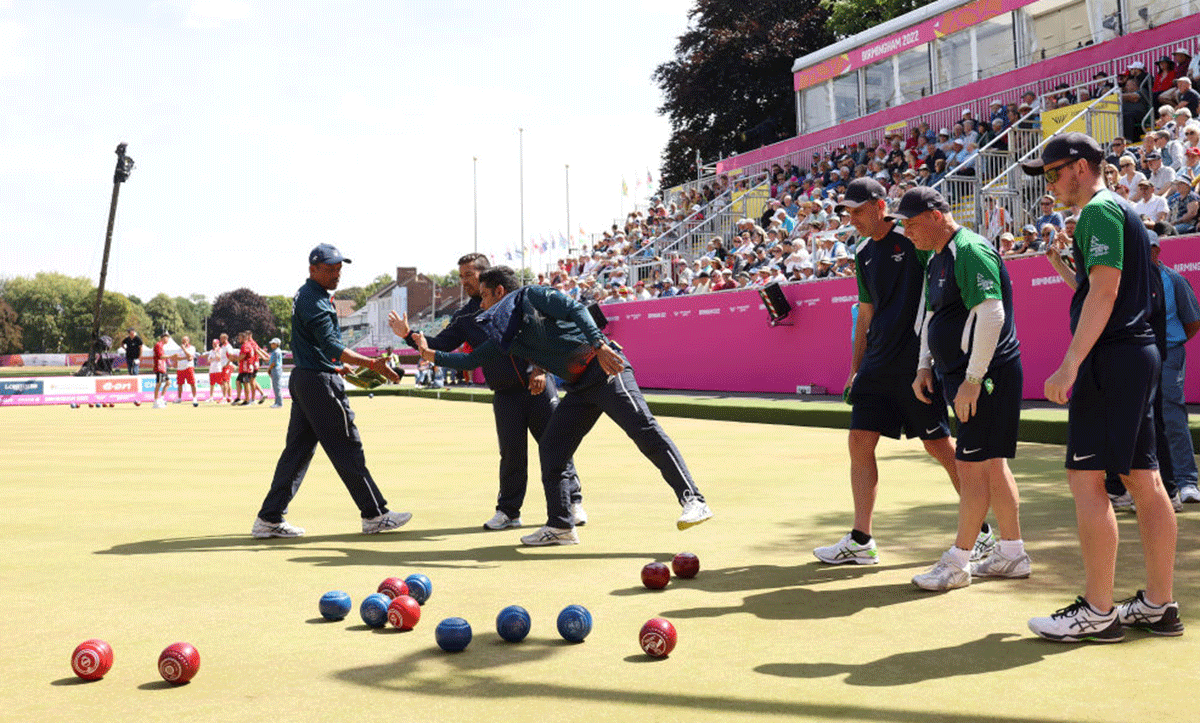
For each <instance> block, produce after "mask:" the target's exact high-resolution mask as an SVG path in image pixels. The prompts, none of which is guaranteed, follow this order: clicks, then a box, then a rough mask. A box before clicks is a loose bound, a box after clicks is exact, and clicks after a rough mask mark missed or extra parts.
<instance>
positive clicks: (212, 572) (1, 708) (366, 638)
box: [0, 395, 1200, 723]
mask: <svg viewBox="0 0 1200 723" xmlns="http://www.w3.org/2000/svg"><path fill="white" fill-rule="evenodd" d="M353 405H354V407H355V410H356V412H357V413H358V423H359V425H360V429H361V431H362V435H363V437H364V440H365V444H366V449H367V460H368V463H369V465H370V467H371V469H372V471H373V473H374V475H375V476H376V478H377V479H378V480H379V483H380V486H381V488H382V489H383V491H384V493H385V494H386V495H387V497H388V499H389V502H390V505H391V507H392V508H393V509H400V510H411V511H412V512H413V513H414V515H415V516H414V519H413V521H412V522H411V523H410V524H409V526H408V527H406V528H404V529H403V530H401V531H399V532H397V533H392V534H386V535H379V536H373V537H372V536H363V535H361V534H358V525H359V521H358V516H357V510H356V509H355V508H354V506H353V504H352V503H351V501H350V499H349V496H348V494H347V493H346V491H345V489H344V487H343V486H342V484H341V483H340V481H339V480H338V479H337V477H336V475H335V474H334V473H333V471H332V468H331V467H330V465H329V463H328V461H327V459H326V458H325V457H324V455H323V453H322V452H321V451H318V452H317V457H316V458H315V459H314V462H313V465H312V468H311V470H310V472H309V475H308V479H307V480H306V481H305V484H304V486H303V487H302V489H301V490H300V493H299V495H298V497H297V498H296V500H295V502H294V503H293V505H292V509H291V512H290V515H289V520H291V521H293V522H295V523H296V524H299V525H301V526H303V527H306V528H307V530H308V535H307V536H306V537H304V538H300V539H297V540H265V541H260V540H253V539H251V538H250V537H249V534H248V533H249V529H250V525H251V523H252V521H253V518H254V513H255V511H256V510H257V508H258V505H259V503H260V502H261V499H262V497H263V495H264V494H265V492H266V489H267V485H268V483H269V480H270V476H271V473H272V470H273V468H274V463H275V460H276V458H277V455H278V453H279V450H280V448H281V446H282V443H283V435H284V429H285V427H286V413H287V412H286V410H284V411H282V412H281V411H280V410H274V411H273V410H270V409H267V408H266V407H265V406H264V407H250V408H245V409H229V408H223V407H217V408H213V407H207V406H202V407H201V408H199V409H193V408H191V407H190V406H186V405H184V406H182V407H171V408H168V409H166V410H153V409H150V408H149V406H148V405H147V406H143V407H141V408H138V409H135V408H133V407H132V406H129V405H123V406H121V407H118V408H116V409H87V408H84V409H79V410H71V409H69V408H66V407H42V408H14V409H4V410H2V412H0V413H2V414H3V419H4V434H3V435H0V452H2V453H3V456H4V459H5V460H6V461H7V464H6V469H5V474H4V475H3V476H0V509H4V510H5V516H6V519H7V523H6V524H5V525H4V526H2V527H0V549H2V550H3V553H2V557H0V574H2V576H3V577H2V579H3V580H4V581H5V583H6V589H7V594H6V595H5V596H4V597H3V598H2V602H0V615H2V617H3V620H4V621H5V622H4V625H3V629H2V630H3V632H0V669H2V670H3V676H0V720H5V721H8V720H13V721H30V720H71V719H81V718H87V719H88V720H138V721H173V722H180V721H243V720H245V721H259V720H264V719H283V720H295V721H328V720H357V719H374V718H379V719H386V718H392V717H401V718H404V719H413V720H427V721H452V720H490V719H495V718H505V719H507V718H516V717H519V718H521V719H528V720H566V721H591V720H601V719H607V720H610V721H611V720H637V721H658V720H661V721H679V720H684V719H686V720H689V721H692V720H697V721H731V720H736V721H742V720H764V721H765V720H776V719H795V720H813V721H900V722H906V723H907V722H913V723H916V722H920V721H956V722H958V721H961V722H962V723H966V722H967V721H972V722H974V721H1129V720H1152V719H1155V718H1159V717H1161V718H1164V719H1167V720H1175V719H1179V718H1180V717H1181V716H1183V717H1186V715H1185V714H1184V713H1183V711H1184V710H1185V709H1186V708H1187V705H1186V703H1181V698H1180V695H1181V694H1180V693H1179V692H1178V691H1179V687H1178V685H1181V684H1184V682H1185V680H1187V679H1189V678H1190V677H1194V674H1193V673H1192V671H1194V670H1195V666H1196V664H1197V663H1198V662H1200V645H1198V644H1197V642H1196V637H1195V636H1194V634H1193V633H1192V632H1189V633H1188V634H1187V635H1185V636H1184V637H1183V638H1178V639H1157V638H1154V639H1151V638H1149V637H1147V636H1145V635H1142V634H1139V633H1130V634H1129V636H1128V637H1127V639H1126V642H1124V643H1122V644H1120V645H1109V646H1066V645H1058V644H1054V643H1048V642H1044V641H1040V640H1037V639H1034V638H1032V637H1031V636H1030V634H1029V633H1028V631H1027V630H1026V627H1025V621H1026V619H1027V618H1029V617H1031V616H1034V615H1045V614H1048V613H1049V612H1051V611H1053V610H1054V609H1056V608H1059V607H1062V606H1064V605H1066V604H1067V603H1069V602H1070V601H1071V599H1072V598H1073V597H1074V596H1075V595H1076V594H1077V593H1078V592H1079V591H1080V590H1081V589H1082V571H1081V563H1080V560H1079V555H1078V543H1077V541H1076V538H1075V530H1074V508H1073V505H1072V502H1071V499H1070V495H1069V493H1068V491H1067V488H1066V483H1065V476H1064V473H1063V471H1062V469H1061V467H1062V459H1061V457H1062V449H1061V448H1060V447H1053V446H1043V445H1033V444H1023V445H1021V447H1020V450H1019V452H1018V454H1019V457H1018V458H1017V460H1016V461H1015V463H1014V464H1013V468H1014V472H1015V473H1016V476H1017V480H1018V483H1019V485H1020V486H1021V490H1022V495H1023V512H1022V519H1023V524H1024V529H1025V538H1026V541H1027V545H1028V548H1029V550H1030V554H1031V555H1032V557H1033V560H1034V575H1033V577H1031V578H1030V579H1028V580H1018V581H997V582H990V581H984V582H977V583H976V584H975V585H972V586H971V587H970V588H967V589H965V590H958V591H954V592H952V593H949V594H944V595H938V594H930V593H923V592H921V591H919V590H917V589H916V588H915V587H913V586H912V585H911V583H910V582H909V579H910V578H911V577H912V575H914V574H916V573H918V572H922V571H924V570H925V569H927V567H928V566H929V565H930V564H932V563H933V562H934V561H935V560H936V559H937V557H938V556H939V555H940V553H941V552H942V550H943V549H945V548H946V547H947V546H948V545H949V544H950V542H951V541H952V536H953V529H954V520H955V515H956V512H957V502H956V499H955V497H954V494H953V491H952V489H951V487H950V485H949V483H948V481H947V480H946V479H945V475H944V473H942V472H941V470H940V468H938V467H936V466H934V465H933V464H932V463H931V462H930V461H929V460H928V458H927V457H926V456H925V455H924V452H923V451H922V449H921V447H920V445H919V444H916V443H901V442H891V441H884V442H883V443H882V444H881V446H880V458H881V473H882V482H881V485H880V494H879V501H878V505H877V511H876V517H875V533H876V536H877V538H878V539H879V543H880V547H881V560H882V564H881V565H879V566H877V567H865V568H864V567H855V568H842V567H828V566H823V565H820V564H818V563H816V561H815V560H814V559H813V558H812V555H811V552H810V550H811V549H812V548H813V547H815V546H818V545H823V544H829V543H831V542H833V541H835V540H836V539H838V538H839V537H840V536H841V535H842V534H844V533H845V531H846V529H848V526H849V523H850V493H849V484H848V481H847V480H848V458H847V454H846V451H845V432H844V431H838V430H829V429H806V428H788V427H780V426H777V425H764V424H746V423H731V422H718V421H709V420H700V419H679V418H664V419H663V420H662V421H663V425H664V427H665V428H666V430H667V432H668V433H669V434H670V435H671V436H672V437H673V438H674V439H675V441H676V443H677V444H678V446H679V447H680V449H681V450H682V451H683V453H684V455H685V457H686V459H687V462H688V464H689V466H690V467H691V469H692V472H693V473H694V475H695V476H696V479H697V481H698V483H699V485H700V486H701V488H702V490H703V491H704V493H705V494H706V496H707V497H708V499H709V502H710V504H711V505H712V507H713V509H714V511H715V513H716V517H714V519H712V520H711V521H709V522H707V523H705V524H704V525H701V526H699V527H697V528H694V529H691V530H688V531H686V532H678V531H676V529H675V526H674V520H675V517H676V516H677V515H678V505H677V504H676V502H675V500H674V498H673V496H672V494H671V492H670V489H669V488H668V487H667V486H666V485H665V484H664V483H663V482H662V481H661V479H660V478H659V476H658V474H657V471H656V470H654V468H653V467H652V466H651V465H650V464H649V463H648V462H646V461H645V459H644V458H642V457H641V456H640V455H639V454H638V452H637V450H636V449H635V447H634V446H633V445H632V443H631V442H630V441H629V440H628V439H627V438H626V437H625V436H624V435H623V434H622V433H621V432H620V430H618V429H617V428H616V427H615V426H614V425H612V424H611V423H610V422H608V421H607V420H601V422H600V423H599V424H598V425H597V426H596V429H595V430H594V431H593V433H592V434H591V435H590V436H589V437H588V438H587V439H586V441H585V442H584V445H583V447H582V448H581V450H580V452H579V454H578V455H577V456H576V462H577V464H578V466H579V469H580V472H581V475H582V477H583V484H584V494H585V497H586V505H587V508H588V511H589V513H590V514H591V522H590V523H589V524H588V526H587V527H584V528H581V530H580V537H581V539H582V544H581V545H579V546H576V547H561V548H553V549H528V548H521V547H520V546H518V545H517V544H516V543H517V537H518V536H519V534H520V533H519V532H516V531H505V532H484V531H483V530H482V529H481V528H480V524H481V523H482V522H483V521H484V520H485V519H487V518H488V517H489V516H490V515H491V513H492V507H493V502H494V499H495V493H496V481H495V479H496V461H497V453H496V449H495V441H494V440H495V434H494V429H493V421H492V416H491V412H490V410H488V409H487V408H486V407H485V406H482V405H476V404H451V403H446V402H444V401H440V402H439V401H436V400H432V399H427V398H410V397H394V396H382V395H376V397H375V398H374V399H365V398H356V399H355V400H354V402H353ZM531 477H532V479H533V484H532V485H531V489H530V492H529V495H528V498H527V505H526V509H525V520H526V522H527V523H528V524H529V525H530V526H533V525H535V524H539V523H541V522H542V521H543V519H544V518H543V516H542V515H543V514H544V512H543V502H542V494H541V491H540V484H538V483H537V479H538V473H537V463H536V456H535V459H534V460H533V461H531ZM1192 510H1194V508H1190V509H1189V511H1188V512H1185V513H1184V514H1183V515H1181V516H1180V554H1179V561H1178V565H1177V569H1178V570H1179V573H1178V577H1177V585H1176V597H1177V598H1178V600H1179V602H1180V604H1181V607H1182V609H1183V617H1184V621H1185V624H1186V623H1191V621H1193V620H1195V619H1196V618H1195V617H1193V615H1194V612H1193V611H1195V610H1197V609H1200V607H1198V604H1200V565H1198V564H1197V563H1198V562H1200V556H1198V554H1197V552H1196V539H1197V533H1198V532H1200V514H1198V512H1197V511H1192ZM1121 538H1122V548H1121V554H1120V561H1119V569H1118V591H1119V594H1121V595H1124V594H1132V593H1133V592H1134V590H1135V589H1136V588H1138V587H1140V586H1141V585H1142V583H1141V582H1140V581H1141V579H1142V573H1141V555H1140V550H1139V545H1138V542H1137V529H1136V526H1135V525H1134V522H1133V519H1132V517H1129V516H1123V517H1122V518H1121ZM682 550H689V551H692V552H695V553H696V554H698V555H699V556H700V559H701V564H702V570H701V573H700V575H699V577H697V578H696V579H694V580H691V581H688V580H672V582H671V584H670V585H669V586H668V587H667V588H666V589H665V590H662V591H649V590H646V589H644V588H642V587H641V585H640V581H639V572H640V569H641V567H642V565H644V564H645V563H647V562H650V561H652V560H662V561H669V559H670V557H671V556H672V555H673V554H674V553H675V552H678V551H682ZM418 571H419V572H424V573H425V574H427V575H429V577H430V578H431V579H432V581H433V586H434V591H433V596H432V598H431V599H430V601H429V602H428V604H427V605H426V606H425V607H424V609H423V618H422V620H421V622H420V624H419V625H418V626H417V628H416V629H415V630H413V631H411V632H406V633H401V632H398V631H394V630H391V629H389V630H385V631H373V630H370V629H368V628H366V627H365V626H363V625H362V624H361V621H360V620H359V617H358V612H357V610H358V604H359V602H360V601H361V599H362V598H363V597H364V596H365V595H366V594H368V593H370V592H373V591H374V590H375V587H376V585H378V583H379V581H380V580H382V579H383V578H384V577H387V576H390V575H399V576H402V577H403V576H405V575H407V574H409V573H411V572H418ZM333 589H341V590H345V591H347V592H349V593H350V594H351V596H352V597H353V600H354V609H353V611H352V612H351V614H350V616H349V617H348V618H347V619H346V620H344V621H341V622H337V623H329V622H324V621H323V620H321V619H320V618H319V616H318V614H317V601H318V599H319V597H320V596H321V594H322V593H324V592H326V591H328V590H333ZM570 603H579V604H582V605H584V606H586V607H588V608H589V609H590V610H591V612H592V614H593V617H594V619H595V628H594V630H593V632H592V634H591V636H590V637H589V638H588V639H587V641H586V642H584V643H582V644H579V645H569V644H566V643H564V642H563V641H562V640H561V639H560V638H559V637H558V635H557V633H556V631H555V629H554V618H555V616H556V615H557V613H558V611H559V610H560V609H562V608H563V607H564V606H566V605H567V604H570ZM509 604H520V605H523V606H524V607H526V608H527V609H528V610H529V611H530V613H531V615H532V617H533V631H532V633H531V635H530V637H529V638H528V639H527V640H526V641H525V642H523V643H521V644H518V645H511V644H508V643H503V642H502V641H500V639H499V637H498V636H497V635H496V633H495V628H494V620H495V616H496V613H497V612H498V611H499V610H500V609H501V608H502V607H504V606H506V605H509ZM657 615H661V616H664V617H667V618H668V619H670V620H672V621H673V622H674V624H675V625H676V627H677V628H678V630H679V644H678V646H677V648H676V649H675V652H674V653H672V654H671V656H670V657H669V658H667V659H665V660H653V659H650V658H648V657H646V656H644V655H643V654H642V653H641V651H640V649H639V648H638V645H637V632H638V629H639V628H640V626H641V624H642V623H643V622H644V621H645V620H646V619H648V618H650V617H652V616H657ZM449 616H462V617H465V618H466V619H467V620H469V621H470V622H471V624H472V626H473V627H474V634H475V638H474V640H473V642H472V643H471V645H470V647H469V648H468V649H467V650H466V651H465V652H463V653H461V654H457V655H448V654H445V653H442V652H441V651H440V650H439V649H438V648H437V647H436V645H435V643H434V636H433V629H434V627H435V626H436V624H437V622H438V621H439V620H441V619H443V618H445V617H449ZM89 637H100V638H103V639H105V640H107V641H108V642H109V643H110V644H112V646H113V649H114V651H115V665H114V668H113V670H112V671H111V672H110V673H109V674H108V676H107V677H105V678H104V679H103V680H102V681H99V682H95V683H81V682H78V681H77V680H76V679H75V678H74V677H73V676H72V674H71V670H70V665H69V658H70V655H71V651H72V650H73V649H74V647H75V645H77V644H78V643H79V642H82V641H83V640H85V639H87V638H89ZM180 640H185V641H188V642H191V643H193V644H194V645H195V646H196V647H197V648H198V649H199V651H200V654H201V657H202V665H201V670H200V673H199V675H197V677H196V679H195V680H194V681H193V682H192V683H190V684H188V685H186V686H182V687H179V688H173V687H168V686H166V684H164V683H162V681H161V680H160V679H159V677H158V675H157V672H156V670H155V661H156V660H157V657H158V653H159V652H160V651H161V650H162V649H163V648H164V647H166V646H167V645H168V644H170V643H172V642H175V641H180ZM1181 705H1182V707H1181Z"/></svg>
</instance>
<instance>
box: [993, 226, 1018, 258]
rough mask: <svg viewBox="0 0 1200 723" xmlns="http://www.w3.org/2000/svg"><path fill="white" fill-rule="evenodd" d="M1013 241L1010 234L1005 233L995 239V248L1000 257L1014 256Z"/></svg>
mask: <svg viewBox="0 0 1200 723" xmlns="http://www.w3.org/2000/svg"><path fill="white" fill-rule="evenodd" d="M1013 241H1014V239H1013V235H1012V234H1011V233H1009V232H1007V231H1005V232H1004V233H1002V234H1000V236H999V237H998V239H997V247H996V248H997V250H998V251H999V252H1000V255H1001V256H1016V252H1015V251H1014V250H1013Z"/></svg>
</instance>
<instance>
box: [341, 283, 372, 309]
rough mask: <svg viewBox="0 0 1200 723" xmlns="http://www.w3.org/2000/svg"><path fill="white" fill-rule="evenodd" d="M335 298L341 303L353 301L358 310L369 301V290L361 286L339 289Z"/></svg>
mask: <svg viewBox="0 0 1200 723" xmlns="http://www.w3.org/2000/svg"><path fill="white" fill-rule="evenodd" d="M333 298H335V299H338V300H339V301H352V302H354V308H356V309H358V308H361V307H362V305H363V302H365V301H366V300H367V290H366V289H364V288H363V287H361V286H347V287H346V288H344V289H338V290H337V291H335V292H333Z"/></svg>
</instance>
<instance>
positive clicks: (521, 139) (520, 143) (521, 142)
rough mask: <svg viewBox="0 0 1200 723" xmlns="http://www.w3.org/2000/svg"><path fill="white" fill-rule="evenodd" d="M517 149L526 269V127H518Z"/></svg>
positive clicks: (522, 250)
mask: <svg viewBox="0 0 1200 723" xmlns="http://www.w3.org/2000/svg"><path fill="white" fill-rule="evenodd" d="M517 149H518V153H519V161H520V162H519V164H518V167H519V169H520V180H521V270H522V271H524V270H525V129H524V128H518V129H517Z"/></svg>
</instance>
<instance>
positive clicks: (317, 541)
mask: <svg viewBox="0 0 1200 723" xmlns="http://www.w3.org/2000/svg"><path fill="white" fill-rule="evenodd" d="M468 534H479V535H486V534H488V533H486V532H484V531H483V530H482V529H480V528H479V527H478V526H472V527H445V528H442V529H434V530H420V529H412V530H409V529H405V530H401V531H397V532H390V533H388V534H386V535H371V536H370V537H369V538H368V537H364V536H363V535H362V534H361V533H357V532H347V533H344V534H339V535H305V536H303V537H269V538H265V539H256V538H253V537H250V536H249V535H209V536H205V537H168V538H165V539H161V540H143V541H140V542H128V543H125V544H122V545H114V546H112V547H110V548H108V549H107V550H97V551H96V553H95V554H97V555H161V554H164V553H172V552H220V551H223V550H230V551H235V552H242V551H246V550H271V549H275V548H280V547H284V548H293V547H294V548H304V547H311V546H314V545H322V544H328V543H330V542H368V541H369V542H371V543H373V544H374V543H377V542H395V543H407V542H427V541H439V540H442V539H445V538H446V537H450V536H453V535H468Z"/></svg>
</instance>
